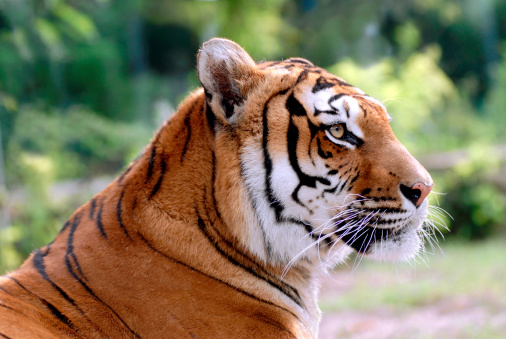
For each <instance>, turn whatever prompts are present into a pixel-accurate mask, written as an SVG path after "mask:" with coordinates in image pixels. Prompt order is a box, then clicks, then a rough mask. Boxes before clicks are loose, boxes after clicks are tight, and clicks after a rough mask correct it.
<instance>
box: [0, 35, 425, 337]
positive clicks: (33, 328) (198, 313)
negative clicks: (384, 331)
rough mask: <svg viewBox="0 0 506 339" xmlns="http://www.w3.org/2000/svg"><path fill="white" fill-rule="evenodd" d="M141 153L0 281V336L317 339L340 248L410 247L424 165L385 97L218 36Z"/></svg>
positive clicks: (419, 239) (375, 252)
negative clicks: (258, 55) (397, 129)
mask: <svg viewBox="0 0 506 339" xmlns="http://www.w3.org/2000/svg"><path fill="white" fill-rule="evenodd" d="M197 73H198V79H199V81H200V84H201V85H202V87H200V88H199V89H197V90H196V91H194V92H193V93H191V94H190V95H189V96H188V97H187V98H186V99H185V100H184V101H183V102H182V103H181V104H180V106H179V107H178V109H177V111H176V113H174V115H173V116H172V117H170V119H169V120H167V121H166V122H165V123H164V124H163V125H162V126H161V127H160V129H159V130H158V131H157V133H156V134H155V136H154V137H153V139H152V141H151V142H150V144H149V145H148V146H146V148H145V149H144V151H143V152H142V153H141V154H140V156H139V157H138V158H137V159H136V160H134V161H133V162H132V163H131V164H130V165H129V166H128V167H127V169H126V170H125V171H124V172H123V173H121V175H119V177H118V178H117V179H115V181H114V182H112V183H111V184H110V185H109V186H107V187H106V188H105V189H104V190H103V191H102V192H100V193H98V194H96V195H95V196H94V197H93V198H92V199H91V200H90V201H89V202H87V203H86V204H84V205H83V206H81V207H79V208H78V209H77V210H76V211H75V213H74V214H73V215H72V216H71V217H70V218H69V219H68V221H66V222H65V224H64V225H63V227H62V229H61V230H60V231H59V233H58V234H57V235H56V237H55V239H54V240H53V241H52V242H51V243H49V244H48V245H47V246H45V247H43V248H41V249H38V250H35V251H34V252H33V253H32V254H31V255H30V256H29V258H28V259H27V260H26V261H25V262H24V263H23V264H22V265H21V266H20V267H19V268H18V269H16V270H14V271H12V272H10V273H7V274H5V275H4V276H2V277H0V338H63V337H66V338H67V337H68V338H316V337H317V336H318V324H319V321H320V318H321V311H320V309H319V307H318V304H317V302H318V291H319V285H320V283H319V281H320V280H321V277H322V276H323V275H324V274H326V273H327V272H328V270H329V268H331V267H334V265H337V264H339V263H342V262H343V261H345V260H346V259H347V258H348V256H350V255H351V254H352V253H357V254H358V255H361V256H364V257H368V258H372V259H376V260H382V261H387V260H395V261H399V260H400V261H402V260H409V259H412V258H414V257H416V256H417V255H418V254H419V253H420V251H422V249H423V234H422V233H423V230H424V227H425V226H424V220H426V218H427V213H428V199H427V196H428V194H429V193H430V191H431V188H432V186H433V181H432V179H431V176H430V175H429V173H428V172H427V171H426V170H425V169H424V167H423V166H422V165H421V164H420V163H419V162H418V161H417V160H415V158H414V157H413V156H411V154H410V153H409V152H408V151H407V150H406V148H405V147H404V146H403V145H402V144H401V143H400V142H399V141H398V140H397V139H396V137H395V135H394V134H393V132H392V129H391V127H390V123H389V122H390V119H391V118H390V116H389V115H388V113H387V111H386V109H385V107H384V106H383V104H382V103H381V102H380V101H378V100H376V99H374V98H372V97H370V96H369V95H367V94H365V93H364V92H363V91H361V90H360V89H358V88H356V87H354V86H352V85H350V84H349V83H347V82H346V81H345V80H343V79H341V78H339V77H337V76H335V75H333V74H331V73H329V72H328V71H326V70H325V69H322V68H319V67H317V66H315V65H314V64H312V63H311V62H310V61H308V60H306V59H302V58H289V59H286V60H282V61H263V62H259V63H255V62H254V61H253V59H252V58H251V57H250V55H249V54H248V53H247V52H246V51H245V50H244V49H243V48H242V47H240V46H239V45H238V44H236V43H235V42H232V41H230V40H227V39H223V38H214V39H211V40H209V41H208V42H206V43H204V44H203V45H202V47H201V49H200V50H199V52H198V55H197Z"/></svg>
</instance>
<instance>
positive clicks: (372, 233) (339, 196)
mask: <svg viewBox="0 0 506 339" xmlns="http://www.w3.org/2000/svg"><path fill="white" fill-rule="evenodd" d="M198 72H199V79H200V82H201V83H202V85H203V87H204V91H205V95H206V98H207V110H208V119H209V120H210V122H211V123H212V124H213V128H214V131H215V135H216V140H217V143H219V144H221V145H227V144H234V145H236V146H237V147H235V148H233V147H227V146H224V151H222V152H221V153H219V152H218V153H217V162H218V164H220V163H221V168H222V170H221V171H219V172H218V173H217V175H218V176H219V178H218V180H221V181H220V182H222V183H227V182H228V184H226V185H222V186H223V187H225V189H224V190H223V191H222V192H218V193H219V194H221V196H222V197H227V198H223V199H229V205H228V212H227V214H228V218H229V219H230V220H236V221H237V220H240V221H241V222H235V224H241V225H242V226H241V227H238V228H237V229H236V230H233V232H234V234H235V235H236V237H237V238H239V239H240V241H241V243H242V244H243V246H244V247H246V248H249V250H250V251H252V252H253V253H255V254H256V255H257V256H258V257H259V258H262V259H264V260H266V261H271V262H278V263H282V264H287V263H291V264H294V263H297V262H306V263H307V262H310V263H315V262H320V261H321V260H322V259H325V260H326V261H327V262H328V263H330V264H333V263H335V262H337V261H340V260H342V259H344V258H345V257H346V256H347V255H348V254H349V253H351V252H352V250H355V251H357V252H359V253H360V254H362V255H364V256H367V257H370V258H374V259H378V260H406V259H409V258H412V257H414V256H415V255H416V254H417V253H419V251H420V250H421V247H422V246H423V241H422V239H423V237H422V236H421V233H422V232H423V231H422V227H423V224H424V220H425V218H426V216H427V209H428V202H427V199H426V198H427V195H428V194H429V192H430V191H431V188H432V185H433V182H432V179H431V177H430V175H429V173H428V172H427V171H426V170H425V169H424V168H423V167H422V165H420V163H419V162H418V161H417V160H415V158H413V157H412V156H411V155H410V154H409V152H408V151H407V150H406V148H405V147H404V146H403V145H402V144H401V143H400V142H399V141H398V140H397V139H396V137H395V136H394V133H393V132H392V129H391V127H390V125H389V121H390V117H389V115H388V113H387V111H386V109H385V107H384V106H383V105H382V104H381V102H379V101H378V100H376V99H374V98H372V97H370V96H368V95H367V94H365V93H364V92H362V91H361V90H360V89H358V88H356V87H353V86H352V85H350V84H348V83H347V82H345V81H344V80H343V79H340V78H338V77H336V76H335V75H333V74H331V73H329V72H327V71H326V70H324V69H321V68H318V67H315V66H314V65H313V64H312V63H310V62H309V61H307V60H304V59H300V58H292V59H287V60H284V61H279V62H261V63H258V64H255V63H254V62H253V60H252V59H251V57H250V56H249V55H248V54H247V53H246V52H245V51H244V50H243V49H242V48H241V47H240V46H238V45H237V44H235V43H233V42H231V41H228V40H225V39H213V40H211V41H209V42H207V43H206V44H204V46H203V47H202V49H201V50H200V52H199V57H198ZM219 168H220V167H219ZM234 168H235V170H236V171H239V172H240V177H241V178H242V181H241V183H232V182H230V179H227V176H229V175H230V173H232V172H233V171H234ZM220 178H221V179H220ZM237 187H239V188H238V189H239V190H240V191H241V193H240V194H237V195H234V193H233V190H234V189H236V188H237ZM234 197H235V198H234ZM231 198H234V201H230V199H231ZM237 202H240V206H237ZM233 206H236V207H233ZM239 215H240V216H239ZM234 218H235V219H234Z"/></svg>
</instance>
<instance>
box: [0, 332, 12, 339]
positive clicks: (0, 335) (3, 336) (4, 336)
mask: <svg viewBox="0 0 506 339" xmlns="http://www.w3.org/2000/svg"><path fill="white" fill-rule="evenodd" d="M0 337H2V338H5V339H12V338H11V337H8V336H6V335H5V334H2V333H0Z"/></svg>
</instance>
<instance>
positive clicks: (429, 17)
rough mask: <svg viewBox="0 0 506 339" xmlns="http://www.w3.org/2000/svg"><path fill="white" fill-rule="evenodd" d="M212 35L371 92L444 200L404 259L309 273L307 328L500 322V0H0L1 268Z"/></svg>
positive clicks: (503, 101) (504, 69)
mask: <svg viewBox="0 0 506 339" xmlns="http://www.w3.org/2000/svg"><path fill="white" fill-rule="evenodd" d="M215 36H220V37H227V38H230V39H232V40H234V41H236V42H237V43H239V44H240V45H242V46H243V47H244V48H245V49H246V50H247V51H248V52H249V53H250V54H251V55H252V57H253V58H254V59H255V60H257V61H261V60H275V59H282V58H288V57H292V56H299V57H303V58H307V59H309V60H311V61H312V62H314V63H315V64H316V65H318V66H320V67H323V68H326V69H328V70H329V71H331V72H333V73H335V74H336V75H338V76H340V77H342V78H344V79H345V80H347V81H348V82H350V83H351V84H353V85H355V86H357V87H359V88H361V89H362V90H364V91H365V92H367V93H368V94H370V95H372V96H374V97H376V98H378V99H379V100H381V101H382V102H384V103H385V105H386V106H387V108H388V110H389V113H390V115H391V116H392V117H393V121H392V123H391V125H392V128H393V130H394V132H395V133H396V135H397V137H398V138H399V139H400V141H401V142H403V143H404V145H406V147H407V148H408V150H409V151H410V152H411V153H412V154H414V155H415V156H416V157H417V158H418V159H419V160H420V161H421V162H422V164H424V165H425V166H426V167H427V169H428V170H429V171H430V172H431V174H432V176H433V178H434V181H435V186H434V191H435V192H438V193H434V194H431V196H430V202H431V204H432V205H434V206H437V207H440V208H441V209H443V210H445V211H446V212H448V214H447V213H445V212H443V211H442V210H439V209H438V208H434V209H433V212H432V215H431V218H432V219H433V220H434V222H435V223H436V224H437V225H439V229H440V232H441V233H440V234H439V233H438V232H436V233H437V234H436V235H434V236H435V237H437V238H438V239H439V240H440V241H439V246H440V247H441V249H440V248H439V247H438V245H434V248H432V246H431V244H429V243H428V244H427V251H428V252H427V253H426V254H425V255H424V256H423V257H422V258H420V260H418V262H416V263H411V264H409V265H408V264H406V265H400V264H397V265H393V266H389V265H387V264H385V263H383V264H378V263H369V262H365V261H363V262H360V260H354V259H353V258H352V260H351V261H350V263H349V267H346V266H345V267H339V268H337V269H336V271H335V272H334V273H333V275H331V277H329V278H328V279H326V280H324V282H323V284H324V287H325V288H324V290H323V292H322V298H321V302H322V304H321V307H322V309H323V311H324V312H325V317H324V320H323V323H322V333H321V338H354V337H357V338H369V337H370V338H382V337H383V336H384V337H385V338H386V337H388V338H495V337H497V338H499V337H501V335H503V334H504V333H506V287H505V285H506V284H505V283H504V281H506V264H505V260H506V220H505V213H506V211H505V210H506V209H505V207H506V175H505V174H506V167H505V161H506V136H505V133H506V129H505V127H506V114H505V113H504V107H506V59H505V56H506V0H480V1H477V0H405V1H402V2H401V1H393V0H375V1H372V0H368V1H365V0H340V1H337V0H335V1H330V0H326V1H325V0H321V1H316V0H255V1H252V0H220V1H171V0H149V1H148V0H145V1H141V0H139V1H136V0H87V1H82V0H81V1H77V0H0V274H2V273H4V272H6V271H8V270H11V269H13V268H14V267H16V266H18V265H19V264H20V263H21V262H22V261H23V260H24V259H25V258H26V257H27V256H28V254H29V253H30V252H31V251H32V250H34V249H35V248H38V247H40V246H43V245H44V244H47V243H48V242H49V241H51V239H52V238H53V237H54V236H55V234H56V233H57V232H58V230H59V229H60V228H61V225H62V224H63V222H64V221H65V220H66V219H67V218H68V217H69V216H70V215H71V214H72V212H73V210H74V209H75V208H76V207H77V206H79V205H80V204H82V203H84V202H85V201H87V200H88V199H89V198H90V197H91V196H92V195H93V194H94V193H96V192H98V191H99V190H101V189H102V188H103V187H105V185H106V184H107V183H108V182H110V181H111V180H112V179H113V178H114V177H115V176H116V175H117V174H118V173H120V171H121V170H122V169H124V168H125V166H126V165H127V164H128V163H129V162H130V161H131V160H132V159H133V158H134V157H135V156H136V155H137V154H138V153H139V152H140V151H142V149H143V147H144V146H145V145H146V144H147V143H148V142H149V140H150V138H151V136H152V135H153V133H154V131H155V130H156V128H157V126H159V125H160V123H161V122H162V121H164V120H165V119H167V118H168V117H169V116H170V115H171V114H172V113H173V112H174V110H175V109H176V108H177V105H178V103H179V102H180V101H181V100H182V99H183V98H184V97H185V96H186V95H187V94H188V93H189V92H190V91H191V90H193V89H196V88H197V87H198V86H199V84H198V80H197V77H196V73H195V55H196V53H197V51H198V48H199V46H200V45H201V44H202V42H204V41H206V40H207V39H209V38H211V37H215ZM449 215H451V217H450V216H449ZM445 225H446V227H447V228H449V229H450V231H448V230H447V229H446V227H445ZM443 236H444V238H446V240H444V241H443V240H442V238H443ZM355 259H360V258H355ZM358 263H360V266H359V265H358ZM428 267H430V268H428Z"/></svg>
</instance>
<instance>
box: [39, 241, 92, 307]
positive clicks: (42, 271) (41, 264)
mask: <svg viewBox="0 0 506 339" xmlns="http://www.w3.org/2000/svg"><path fill="white" fill-rule="evenodd" d="M46 255H47V253H42V252H41V251H40V250H37V251H35V253H34V255H33V266H34V267H35V269H36V270H37V271H38V272H39V274H40V275H41V276H42V278H43V279H44V280H46V281H47V282H49V283H50V284H51V285H52V286H53V287H54V289H56V290H57V291H58V293H60V295H61V296H62V297H63V298H64V299H65V300H67V301H68V302H69V303H71V304H72V305H73V306H75V307H76V308H78V309H79V310H80V311H81V313H83V312H82V310H81V309H80V308H79V307H78V306H77V305H76V304H75V302H74V300H73V299H72V298H71V297H69V295H68V294H67V293H66V292H65V291H64V290H62V289H61V288H60V287H59V286H58V285H56V284H55V283H54V282H53V281H52V280H51V279H50V278H49V276H48V275H47V272H46V266H45V264H44V257H45V256H46Z"/></svg>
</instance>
